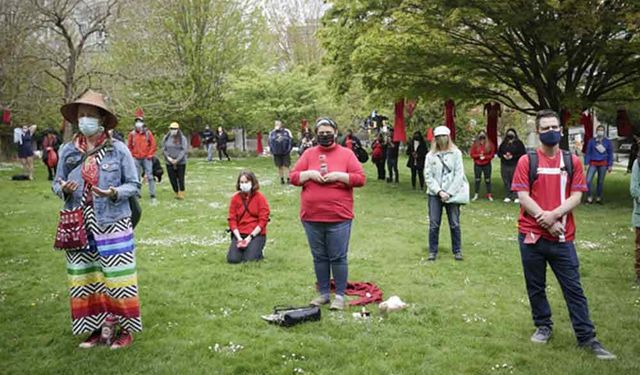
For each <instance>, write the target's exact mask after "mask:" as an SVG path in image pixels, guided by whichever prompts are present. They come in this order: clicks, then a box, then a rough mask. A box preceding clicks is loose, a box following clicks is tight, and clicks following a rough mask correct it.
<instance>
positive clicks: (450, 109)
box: [444, 99, 456, 142]
mask: <svg viewBox="0 0 640 375" xmlns="http://www.w3.org/2000/svg"><path fill="white" fill-rule="evenodd" d="M455 117H456V105H455V104H454V102H453V99H447V101H446V102H444V126H446V127H447V128H449V130H450V131H451V140H452V141H454V142H455V140H456V120H455Z"/></svg>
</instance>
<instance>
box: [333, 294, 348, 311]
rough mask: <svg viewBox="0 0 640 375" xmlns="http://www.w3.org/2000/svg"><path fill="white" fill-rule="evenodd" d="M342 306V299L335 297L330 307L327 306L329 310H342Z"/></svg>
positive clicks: (343, 302)
mask: <svg viewBox="0 0 640 375" xmlns="http://www.w3.org/2000/svg"><path fill="white" fill-rule="evenodd" d="M344 306H345V301H344V297H342V296H336V298H335V299H334V300H333V302H332V303H331V306H329V310H344Z"/></svg>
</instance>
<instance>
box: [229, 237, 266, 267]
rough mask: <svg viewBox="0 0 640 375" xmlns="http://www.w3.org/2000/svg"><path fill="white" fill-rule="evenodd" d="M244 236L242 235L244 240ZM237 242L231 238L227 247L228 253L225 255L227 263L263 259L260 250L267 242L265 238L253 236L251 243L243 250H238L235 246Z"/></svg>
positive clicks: (234, 238)
mask: <svg viewBox="0 0 640 375" xmlns="http://www.w3.org/2000/svg"><path fill="white" fill-rule="evenodd" d="M246 236H247V235H246V234H242V238H245V237H246ZM237 242H238V241H237V240H236V237H235V236H233V238H232V239H231V245H229V252H228V253H227V262H229V263H242V262H249V261H253V260H261V259H262V258H263V255H262V250H263V249H264V245H265V243H266V242H267V236H262V235H257V236H255V237H254V238H253V239H252V240H251V242H249V246H247V247H246V248H244V249H238V246H236V244H237Z"/></svg>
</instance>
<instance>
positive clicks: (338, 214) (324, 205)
mask: <svg viewBox="0 0 640 375" xmlns="http://www.w3.org/2000/svg"><path fill="white" fill-rule="evenodd" d="M323 165H324V167H325V168H326V173H329V172H346V173H348V174H349V185H345V184H343V183H342V182H333V183H330V184H319V183H317V182H315V181H311V180H308V181H306V182H305V183H304V184H301V183H300V172H304V171H307V170H317V171H320V172H321V173H322V170H323V169H324V168H321V167H322V166H323ZM326 173H323V174H326ZM289 178H290V179H291V183H292V184H293V185H295V186H302V193H301V195H300V219H302V220H303V221H318V222H325V223H337V222H340V221H345V220H351V219H353V188H354V187H360V186H364V183H365V181H366V176H365V174H364V170H363V169H362V165H361V164H360V162H359V161H358V159H356V155H355V154H354V153H353V151H351V150H349V149H348V148H346V147H342V146H340V145H338V144H334V145H333V146H331V147H328V148H325V147H322V146H315V147H311V148H309V149H307V150H306V151H305V152H304V154H302V156H301V157H300V159H298V162H297V163H296V165H295V166H294V167H293V170H292V171H291V173H289Z"/></svg>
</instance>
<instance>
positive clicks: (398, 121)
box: [393, 98, 407, 142]
mask: <svg viewBox="0 0 640 375" xmlns="http://www.w3.org/2000/svg"><path fill="white" fill-rule="evenodd" d="M395 112H396V116H395V119H394V121H393V141H394V142H406V141H407V131H406V130H405V127H404V98H403V99H401V100H398V101H397V102H396V105H395Z"/></svg>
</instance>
